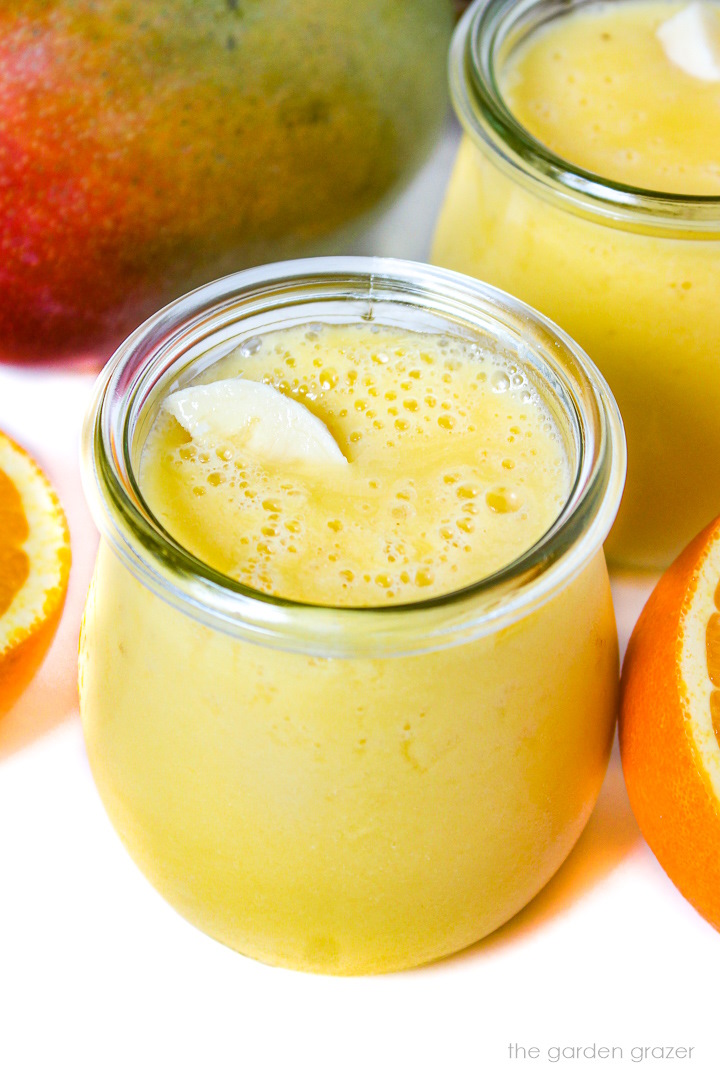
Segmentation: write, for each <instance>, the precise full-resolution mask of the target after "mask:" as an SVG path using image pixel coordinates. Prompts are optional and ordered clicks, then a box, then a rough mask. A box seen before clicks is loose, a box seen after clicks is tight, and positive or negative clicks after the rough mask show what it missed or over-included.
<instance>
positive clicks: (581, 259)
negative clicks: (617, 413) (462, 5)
mask: <svg viewBox="0 0 720 1080" xmlns="http://www.w3.org/2000/svg"><path fill="white" fill-rule="evenodd" d="M497 7H498V5H497V4H493V3H492V2H491V3H490V4H489V5H486V6H485V9H484V10H482V11H481V10H480V9H478V12H477V19H478V20H480V19H483V20H485V21H484V22H483V25H482V26H479V23H476V25H475V30H472V29H470V28H469V27H470V22H471V20H469V21H468V20H466V29H465V30H464V31H463V32H462V33H463V34H466V35H467V38H466V39H465V41H460V40H458V41H456V45H455V56H456V61H455V79H456V84H455V100H456V105H457V107H458V109H459V111H460V113H461V118H462V119H463V121H464V123H465V126H466V132H467V133H466V135H465V138H464V140H463V144H462V147H461V149H460V152H459V156H458V160H457V163H456V166H455V170H454V174H453V177H452V179H451V182H450V186H449V188H448V192H447V196H446V201H445V204H444V208H443V211H442V214H441V218H440V221H439V224H438V228H437V232H436V237H435V244H434V252H433V258H434V260H435V261H436V262H438V263H441V264H443V265H445V266H449V267H452V268H454V269H457V270H462V271H464V272H466V273H472V274H475V275H476V276H478V277H480V278H482V279H484V280H487V281H490V282H492V283H493V284H496V285H498V286H500V287H501V288H505V289H507V290H509V291H510V292H512V293H514V294H515V295H517V296H519V297H520V298H521V299H523V300H525V301H526V302H528V303H530V304H532V305H533V306H534V307H536V308H538V309H539V310H541V311H542V312H544V313H545V314H547V315H548V316H549V317H551V318H553V319H555V320H556V321H557V322H558V323H559V324H560V325H561V326H563V327H564V328H565V329H567V330H568V331H569V333H571V334H572V335H573V337H575V338H576V339H577V340H578V342H579V343H580V344H581V345H582V346H583V347H584V348H585V349H586V350H587V351H588V353H589V354H590V356H591V357H592V358H593V360H595V361H596V363H597V364H598V366H599V367H600V368H601V370H602V371H603V373H604V374H605V375H606V377H607V378H608V381H609V382H610V385H611V387H612V389H613V392H614V394H615V396H616V398H617V401H618V404H619V406H620V410H621V413H622V415H623V419H624V422H625V427H626V432H627V438H628V460H629V469H628V482H627V488H626V493H625V497H624V501H623V505H622V507H621V510H620V514H619V516H618V521H617V524H616V526H615V528H614V529H613V531H612V533H611V535H610V538H609V542H608V548H607V550H608V553H609V555H610V556H611V558H612V559H613V560H615V561H617V562H619V563H621V564H627V565H635V566H652V567H661V566H664V565H665V564H667V563H668V562H669V561H670V560H671V558H672V557H674V555H675V554H677V552H678V551H679V550H680V549H681V548H682V547H683V546H684V544H685V543H686V542H687V540H689V538H690V537H691V536H693V535H694V534H695V533H696V532H697V531H698V529H699V528H700V527H701V526H702V525H703V524H704V523H705V522H706V521H707V520H708V519H710V518H712V517H713V516H714V515H715V514H717V510H718V507H720V472H719V471H718V469H717V467H716V463H717V461H718V458H719V457H720V427H719V426H718V423H717V417H718V415H720V367H718V355H717V336H718V330H719V329H720V326H719V324H718V317H717V303H716V297H717V292H718V286H719V285H720V271H719V269H718V267H720V152H719V151H718V147H720V16H719V15H718V7H717V6H716V5H714V4H710V3H707V4H704V3H700V4H699V3H693V4H691V5H687V4H685V5H680V4H671V3H664V2H661V3H656V2H645V0H618V2H615V3H607V4H587V5H582V6H578V7H576V8H572V9H570V10H568V11H562V12H560V13H557V14H555V16H554V17H552V18H550V19H549V20H548V21H542V20H541V15H542V12H543V11H544V10H545V8H544V6H543V4H542V2H539V3H537V4H535V5H534V6H531V7H529V8H528V9H527V11H526V12H525V15H524V16H523V18H524V20H525V22H524V24H523V28H522V29H521V30H520V31H518V32H516V28H515V25H514V24H512V15H510V16H508V17H506V21H505V23H504V26H503V31H502V33H501V34H500V35H499V38H498V39H497V41H496V44H495V45H494V46H493V53H492V55H491V57H490V59H489V61H488V63H487V66H486V68H484V69H483V71H482V72H481V73H480V75H479V80H480V82H481V83H482V85H483V90H482V91H481V92H480V93H479V96H478V97H477V98H476V97H475V96H474V92H473V90H472V89H471V88H470V86H469V80H468V78H467V74H463V72H462V70H461V66H460V63H461V58H464V61H463V62H465V63H470V61H469V60H468V59H467V57H468V51H467V50H468V49H469V45H466V42H469V40H470V37H471V36H472V34H473V33H477V34H478V35H479V38H480V39H483V40H485V39H486V38H487V37H488V36H489V35H490V34H491V32H492V30H491V25H490V24H491V22H492V20H493V18H494V14H493V12H494V9H495V8H497ZM535 12H536V14H533V13H535ZM528 13H529V14H528ZM533 20H535V22H534V21H533ZM517 22H518V25H519V24H520V17H519V15H518V19H517ZM493 25H495V24H493ZM461 36H462V34H461V33H460V32H459V37H461ZM506 40H507V43H506ZM491 70H492V72H493V73H494V76H495V78H496V85H495V88H494V89H492V88H490V81H491V80H490V72H491ZM491 116H493V117H500V118H501V119H500V122H499V126H498V127H497V129H496V130H495V132H494V133H491V132H490V119H489V118H490V117H491Z"/></svg>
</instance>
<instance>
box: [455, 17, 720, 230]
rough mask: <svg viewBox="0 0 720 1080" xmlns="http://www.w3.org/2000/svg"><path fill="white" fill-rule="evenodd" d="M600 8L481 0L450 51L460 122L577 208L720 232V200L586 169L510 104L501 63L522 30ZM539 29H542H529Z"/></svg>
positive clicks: (614, 219) (632, 223) (646, 224)
mask: <svg viewBox="0 0 720 1080" xmlns="http://www.w3.org/2000/svg"><path fill="white" fill-rule="evenodd" d="M596 3H597V0H575V2H573V0H570V2H568V0H475V2H474V3H473V4H471V6H470V7H469V8H468V9H467V11H466V12H465V14H464V15H463V17H462V19H461V20H460V22H459V23H458V25H457V27H456V29H455V33H454V36H453V40H452V44H451V48H450V59H449V79H450V91H451V96H452V101H453V105H454V108H455V112H456V114H457V116H458V119H459V120H460V122H461V124H462V126H463V128H464V129H465V131H466V132H467V134H468V135H469V136H470V137H471V139H472V140H473V142H474V143H476V144H477V145H479V146H480V148H481V149H482V150H484V151H485V152H489V153H490V154H491V155H492V157H493V159H494V160H495V161H496V162H497V164H499V165H500V167H501V168H503V169H504V170H506V171H508V172H509V173H511V174H512V175H513V177H514V178H515V179H518V180H520V181H521V182H522V183H523V184H524V185H525V186H526V187H530V188H531V190H533V191H535V192H536V193H539V194H542V195H544V196H545V197H546V198H549V199H550V200H552V201H555V202H559V203H560V204H561V205H563V206H564V207H565V208H566V209H568V210H570V211H574V212H575V213H578V214H580V215H583V216H586V217H591V218H599V219H601V220H604V221H605V222H606V223H607V224H614V225H615V226H616V227H620V228H626V229H630V230H639V231H647V232H651V233H668V234H669V235H677V234H678V233H684V234H686V235H689V236H693V235H707V234H708V233H710V234H715V233H717V232H720V197H717V196H714V195H685V194H676V193H672V192H663V191H654V190H652V189H649V188H639V187H633V186H631V185H627V184H622V183H620V182H618V181H614V180H610V179H608V178H607V177H603V176H600V175H599V174H597V173H593V172H590V171H588V170H586V169H583V168H581V167H580V166H578V165H576V164H574V163H573V162H570V161H567V160H566V159H565V158H562V157H560V156H558V155H557V154H555V153H553V151H552V150H550V149H549V148H548V147H547V146H545V144H544V143H542V142H540V141H539V140H538V139H536V138H535V137H534V136H533V135H532V134H531V133H530V132H529V131H528V130H527V129H526V128H524V127H523V126H522V124H521V123H520V122H519V121H518V120H517V119H516V118H515V117H514V115H513V114H512V112H511V111H510V110H509V108H508V107H507V105H506V104H505V101H504V99H503V97H502V94H501V93H500V89H499V85H498V80H497V71H496V67H495V60H496V57H497V55H498V53H499V52H500V51H501V49H502V48H503V46H504V45H505V44H506V43H507V41H508V39H509V37H510V35H511V34H512V33H513V32H517V29H518V25H519V24H520V23H521V22H522V21H523V20H524V19H529V17H530V15H532V13H533V12H534V11H535V12H536V13H537V14H538V15H539V13H540V10H541V9H546V13H547V20H549V19H552V18H562V17H564V16H567V15H568V14H570V13H572V12H573V11H574V10H577V9H578V8H582V7H586V6H592V5H594V4H596ZM547 20H546V19H543V20H542V23H544V22H545V21H547ZM537 25H540V24H539V23H538V24H537ZM533 29H535V25H533V26H530V27H529V29H528V31H527V32H532V30H533ZM522 36H524V35H522V34H521V35H520V37H522ZM516 43H517V42H516V41H513V45H514V44H516Z"/></svg>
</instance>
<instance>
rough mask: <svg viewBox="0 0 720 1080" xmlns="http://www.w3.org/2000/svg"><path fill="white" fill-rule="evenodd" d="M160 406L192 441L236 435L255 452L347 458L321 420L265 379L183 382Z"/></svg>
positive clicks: (273, 456)
mask: <svg viewBox="0 0 720 1080" xmlns="http://www.w3.org/2000/svg"><path fill="white" fill-rule="evenodd" d="M163 407H164V408H165V409H167V411H168V412H169V413H170V414H171V415H172V416H174V417H175V419H176V420H177V421H178V423H179V424H182V426H183V427H184V428H185V430H186V431H187V433H188V434H189V435H191V436H192V438H193V439H194V440H196V441H197V442H201V443H202V442H204V441H211V442H227V441H231V440H237V438H238V436H239V437H241V438H242V441H243V445H244V446H245V447H246V448H247V449H248V450H249V451H250V453H252V454H254V455H256V456H257V457H259V458H265V459H267V460H274V461H288V462H290V461H305V462H309V463H313V464H318V465H322V464H323V463H327V464H333V463H334V464H338V463H339V464H347V459H346V457H345V456H344V454H343V452H342V450H341V449H340V447H339V446H338V444H337V443H336V442H335V440H334V438H333V437H332V435H331V434H330V432H329V431H328V429H327V428H326V427H325V425H324V424H323V422H322V420H319V419H318V418H317V416H314V415H313V413H311V412H310V410H309V409H306V408H305V406H304V405H301V404H300V402H298V401H295V400H294V399H293V398H289V397H285V395H284V394H281V393H280V392H279V391H277V390H276V389H275V388H274V387H272V386H268V385H267V384H266V383H260V382H254V381H253V380H251V379H239V378H238V379H220V380H218V382H214V383H208V384H207V385H206V386H188V387H185V389H183V390H176V391H175V393H173V394H170V395H169V396H168V397H167V398H166V399H165V401H164V402H163Z"/></svg>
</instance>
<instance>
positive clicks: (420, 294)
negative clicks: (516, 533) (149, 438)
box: [80, 259, 624, 973]
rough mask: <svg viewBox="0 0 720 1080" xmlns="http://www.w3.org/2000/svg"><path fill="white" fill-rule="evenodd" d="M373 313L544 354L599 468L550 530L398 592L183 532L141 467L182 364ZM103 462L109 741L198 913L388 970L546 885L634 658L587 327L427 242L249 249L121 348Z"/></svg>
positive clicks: (102, 684) (239, 931) (250, 942)
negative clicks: (360, 252) (205, 544)
mask: <svg viewBox="0 0 720 1080" xmlns="http://www.w3.org/2000/svg"><path fill="white" fill-rule="evenodd" d="M373 319H375V320H377V321H378V323H383V324H388V323H390V324H395V325H398V326H403V327H406V328H410V329H414V330H423V329H424V330H428V331H439V330H441V329H443V330H444V331H446V332H447V331H450V330H452V331H453V332H455V333H461V334H468V333H471V334H473V335H479V336H481V337H483V338H484V339H485V340H486V341H491V342H493V343H495V344H496V347H497V348H498V349H499V350H502V351H504V352H505V353H506V355H508V356H515V357H518V358H520V359H521V361H522V364H523V366H524V368H525V370H526V371H528V372H529V373H530V374H531V377H532V380H533V381H534V382H536V385H537V387H538V389H539V390H540V392H541V393H542V394H543V396H544V398H545V400H546V401H547V402H548V405H549V407H550V408H551V409H552V410H553V413H554V414H555V416H556V417H557V419H558V425H559V427H560V430H561V431H562V434H563V438H564V439H565V441H566V447H567V451H568V456H569V459H570V462H571V467H572V470H573V473H574V476H575V483H574V485H573V489H572V493H571V495H570V497H569V499H568V502H567V504H566V506H565V508H564V509H563V511H562V513H561V515H560V517H559V518H558V520H557V521H556V523H555V524H554V525H553V527H552V528H551V529H550V531H549V532H548V533H547V534H546V535H545V536H544V537H543V538H541V540H540V541H538V543H537V544H536V545H535V546H534V547H533V548H531V549H530V550H529V551H528V552H526V553H524V554H523V555H522V556H521V557H520V558H518V559H517V560H516V561H515V562H514V563H513V564H512V565H510V566H508V567H506V568H505V569H503V570H502V571H500V572H498V573H497V574H494V575H493V576H492V577H489V578H487V579H485V580H484V581H482V582H480V583H478V584H475V585H472V586H471V587H469V588H467V589H464V590H462V591H460V592H457V593H454V594H452V595H449V596H442V597H439V598H436V599H434V600H431V601H425V602H422V603H412V604H406V605H404V606H401V607H395V608H392V607H386V608H377V609H360V608H358V609H353V608H330V607H319V606H314V605H308V604H299V603H291V602H287V601H283V600H280V599H278V598H275V597H268V596H263V595H261V594H259V593H254V592H252V591H251V590H248V589H246V588H243V587H242V586H240V585H238V584H237V583H234V582H232V581H230V580H229V579H226V578H224V577H222V576H221V575H219V574H217V573H216V572H214V571H213V570H211V569H210V568H208V567H207V566H205V565H203V564H202V563H199V562H198V561H197V560H196V559H194V558H193V557H192V556H191V555H189V554H188V553H187V552H186V551H184V550H183V549H181V548H179V547H178V545H176V544H175V543H174V541H173V540H172V538H170V537H169V536H167V535H166V534H165V533H163V531H162V529H161V528H160V527H159V526H158V524H157V523H156V522H155V521H154V520H153V518H152V516H151V515H150V513H149V511H148V509H147V507H146V506H145V505H144V503H143V501H142V497H141V495H140V493H139V490H138V488H137V483H136V480H135V476H136V469H137V462H138V458H139V453H140V450H141V448H142V444H143V440H144V438H145V437H146V435H147V431H148V428H149V426H150V424H151V422H152V419H153V415H154V412H155V411H156V410H157V406H158V403H159V400H160V399H161V398H162V397H163V396H164V394H165V393H166V392H167V390H168V389H169V387H170V386H171V385H172V386H173V387H174V386H176V385H177V382H178V380H180V382H185V381H187V380H189V379H192V378H194V377H196V376H197V374H198V373H199V372H200V371H201V370H203V369H204V368H206V367H207V366H208V365H209V364H210V363H212V362H213V359H214V358H217V357H218V355H222V354H223V353H224V352H227V351H228V349H229V348H230V347H231V346H232V345H234V344H236V343H237V342H238V340H240V339H242V337H244V336H245V335H247V334H248V333H257V332H258V330H261V329H266V330H267V329H271V328H276V327H277V326H280V325H285V326H287V325H289V324H292V323H305V322H313V321H315V322H317V321H336V322H341V323H360V324H363V323H366V322H367V323H371V322H372V320H373ZM84 465H85V479H86V488H87V492H88V495H89V498H90V501H91V503H92V507H93V511H94V514H95V517H96V520H97V522H98V524H99V527H100V529H101V531H102V535H103V539H102V543H101V548H100V553H99V556H98V562H97V567H96V571H95V576H94V579H93V583H92V586H91V590H90V594H89V597H88V602H87V608H86V612H85V618H84V625H83V632H82V639H81V647H80V693H81V710H82V715H83V723H84V729H85V737H86V743H87V749H88V755H89V758H90V763H91V766H92V770H93V774H94V776H95V780H96V782H97V785H98V789H99V791H100V794H101V796H102V799H103V801H104V803H105V806H106V808H107V811H108V813H109V815H110V817H111V819H112V821H113V823H114V824H115V827H116V828H117V830H118V832H119V834H120V836H121V837H122V839H123V841H124V843H125V844H126V846H127V848H128V850H129V851H130V853H131V855H132V856H133V858H134V859H135V861H136V862H137V864H138V865H139V867H140V868H141V869H142V870H143V872H144V873H145V874H146V875H147V876H148V878H149V879H150V880H151V881H152V882H153V884H154V885H155V886H156V887H157V888H158V889H159V890H160V892H162V893H163V895H164V896H166V897H167V899H168V900H169V901H170V902H171V903H172V904H173V905H174V906H175V907H176V908H177V909H178V910H179V911H180V912H181V913H182V914H183V915H185V916H186V917H187V918H188V919H189V920H190V921H191V922H193V923H195V924H196V925H198V926H199V927H201V928H202V929H203V930H205V931H206V932H208V933H209V934H211V935H212V936H214V937H216V938H218V939H220V940H221V941H223V942H225V943H227V944H228V945H230V946H232V947H233V948H235V949H237V950H239V951H240V952H243V953H246V954H248V955H251V956H254V957H257V958H259V959H261V960H264V961H267V962H269V963H273V964H281V965H284V966H289V967H295V968H301V969H306V970H314V971H324V972H335V973H360V972H374V971H388V970H395V969H400V968H405V967H409V966H412V965H415V964H420V963H423V962H426V961H429V960H432V959H434V958H436V957H439V956H442V955H445V954H447V953H451V952H454V951H456V950H458V949H461V948H463V947H464V946H466V945H469V944H470V943H472V942H474V941H476V940H478V939H479V938H480V937H482V936H483V935H485V934H487V933H489V932H490V931H491V930H493V929H494V928H495V927H497V926H499V925H500V924H501V923H503V922H504V921H505V920H507V919H508V918H510V917H511V916H512V915H513V914H514V913H515V912H516V911H518V910H519V908H521V907H522V906H523V905H524V904H525V903H527V901H528V900H530V898H531V897H532V896H533V895H535V893H536V892H538V890H539V889H540V888H541V887H542V886H543V885H544V884H545V882H546V881H547V880H548V878H549V877H550V876H551V875H552V874H553V873H554V871H555V870H556V869H557V867H558V866H559V865H560V863H561V862H562V860H563V859H564V858H565V856H566V855H567V854H568V852H569V850H570V848H571V847H572V845H573V844H574V842H575V840H576V839H577V837H578V836H579V834H580V831H581V830H582V828H583V826H584V824H585V822H586V820H587V817H588V815H589V814H590V811H591V809H592V807H593V804H594V802H595V799H596V797H597V794H598V791H599V788H600V785H601V783H602V779H603V776H604V772H605V768H606V764H607V759H608V754H609V751H610V744H611V740H612V733H613V728H614V718H615V703H616V690H617V674H618V670H617V669H618V657H617V638H616V631H615V623H614V616H613V610H612V602H611V597H610V590H609V585H608V578H607V572H606V568H605V562H604V558H603V554H602V542H603V539H604V537H605V535H606V533H607V530H608V529H609V527H610V524H611V522H612V519H613V516H614V513H615V510H616V508H617V504H618V502H619V498H620V493H621V489H622V481H623V475H624V441H623V435H622V427H621V424H620V421H619V416H618V414H617V410H616V407H615V404H614V402H613V400H612V398H611V396H610V395H609V392H608V391H607V388H606V386H605V384H604V383H603V381H602V378H601V377H600V376H599V375H598V373H597V372H596V371H594V369H593V368H592V365H590V363H589V361H587V358H586V357H584V356H583V354H582V353H580V352H579V350H577V348H576V347H575V346H574V345H573V343H572V342H570V341H569V339H567V338H566V337H565V336H564V335H563V334H562V332H561V331H559V330H558V329H557V328H556V327H553V326H552V325H551V324H548V323H546V322H545V321H544V320H542V319H540V318H538V317H536V316H535V315H534V314H533V313H532V312H530V311H529V310H528V309H527V308H525V307H524V306H523V305H521V304H518V303H517V302H516V301H514V300H512V299H511V298H510V297H506V296H504V295H503V294H501V293H499V292H497V291H496V290H492V289H490V288H489V287H487V286H482V285H480V284H479V283H477V282H474V281H471V280H470V279H465V278H463V277H461V276H460V275H457V274H451V273H448V272H446V271H441V270H433V269H431V268H428V267H422V266H419V265H414V264H410V263H398V262H393V261H389V260H360V259H352V260H350V259H348V260H342V259H327V260H325V259H323V260H310V261H305V262H299V263H294V264H278V265H277V266H274V267H265V268H260V269H259V270H257V271H248V272H246V273H244V274H238V275H235V276H233V277H231V278H227V279H224V280H222V281H219V282H216V283H214V284H213V285H211V286H208V287H207V288H205V289H202V290H199V291H198V292H197V293H194V294H190V295H189V296H188V297H186V298H184V299H183V300H181V301H178V302H177V303H176V304H174V305H171V306H170V307H169V308H166V309H165V311H164V312H161V313H160V314H159V315H158V316H157V317H156V318H155V319H154V320H151V321H150V322H148V323H147V324H146V325H145V326H144V327H141V329H140V330H139V331H138V332H137V333H136V334H135V335H134V336H133V337H132V338H130V339H129V340H128V342H127V343H126V344H125V345H124V346H123V347H122V348H121V349H120V350H119V352H118V353H117V354H116V357H115V359H114V361H113V362H112V363H111V364H110V365H109V366H108V369H107V370H106V372H105V373H104V374H103V376H102V378H101V381H100V383H99V386H98V390H97V394H96V398H95V402H94V405H93V407H92V410H91V413H90V415H89V417H88V421H87V426H86V433H85V462H84Z"/></svg>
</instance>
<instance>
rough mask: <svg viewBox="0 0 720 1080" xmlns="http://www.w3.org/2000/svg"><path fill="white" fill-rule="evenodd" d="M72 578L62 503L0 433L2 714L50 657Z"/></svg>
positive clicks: (19, 450)
mask: <svg viewBox="0 0 720 1080" xmlns="http://www.w3.org/2000/svg"><path fill="white" fill-rule="evenodd" d="M69 573H70V537H69V534H68V527H67V522H66V520H65V515H64V513H63V510H62V507H61V506H60V501H59V499H58V497H57V495H56V494H55V491H54V490H53V488H52V487H51V485H50V483H49V481H48V480H47V479H46V477H45V475H44V473H43V472H41V470H40V468H39V467H38V465H36V463H35V462H34V461H33V459H32V458H31V457H30V456H29V454H27V453H26V452H25V451H24V450H23V449H22V448H21V447H20V446H18V445H17V443H15V442H13V440H12V439H10V438H9V437H8V436H7V435H4V434H3V433H2V432H0V716H2V715H3V713H5V712H7V710H8V709H9V708H10V706H11V705H12V704H13V703H14V702H15V700H16V699H17V698H18V697H19V696H20V694H21V693H22V691H23V690H24V689H25V687H26V686H27V684H28V683H29V682H30V680H31V678H32V677H33V675H34V674H35V671H36V670H37V668H38V667H39V665H40V661H41V660H42V659H43V657H44V655H45V653H46V652H47V649H48V647H49V645H50V642H51V641H52V639H53V636H54V634H55V630H56V629H57V625H58V623H59V621H60V615H61V614H62V609H63V604H64V602H65V594H66V592H67V584H68V575H69Z"/></svg>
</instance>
